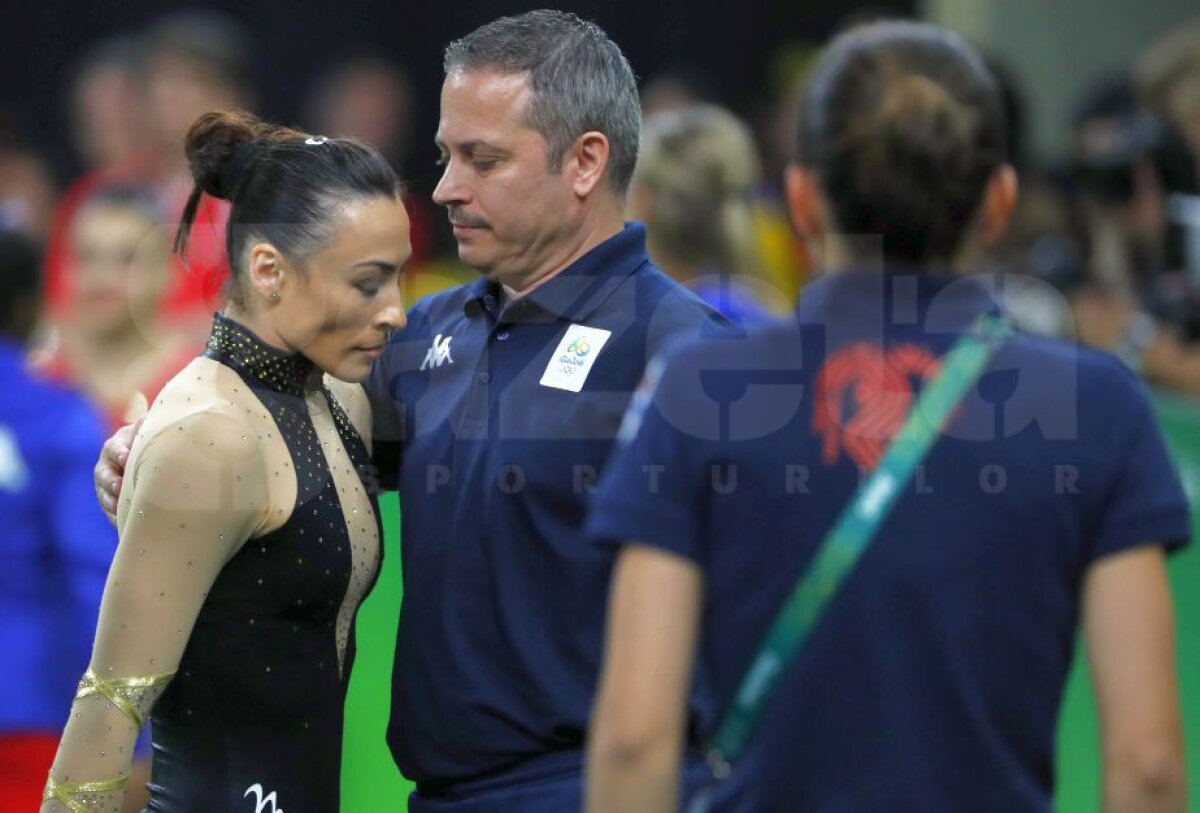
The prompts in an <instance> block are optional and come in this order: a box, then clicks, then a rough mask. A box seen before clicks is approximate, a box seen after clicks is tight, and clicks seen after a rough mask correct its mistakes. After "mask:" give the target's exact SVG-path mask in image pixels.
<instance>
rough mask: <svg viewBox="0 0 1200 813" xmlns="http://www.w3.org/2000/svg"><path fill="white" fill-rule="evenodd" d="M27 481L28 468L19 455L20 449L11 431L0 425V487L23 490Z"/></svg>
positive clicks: (7, 489) (6, 489) (9, 489)
mask: <svg viewBox="0 0 1200 813" xmlns="http://www.w3.org/2000/svg"><path fill="white" fill-rule="evenodd" d="M28 483H29V469H28V468H26V466H25V460H24V458H22V457H21V449H20V447H18V446H17V439H16V438H15V437H14V436H13V434H12V432H10V431H8V429H6V428H4V427H3V426H0V488H2V489H4V490H5V491H24V490H25V486H26V485H27V484H28Z"/></svg>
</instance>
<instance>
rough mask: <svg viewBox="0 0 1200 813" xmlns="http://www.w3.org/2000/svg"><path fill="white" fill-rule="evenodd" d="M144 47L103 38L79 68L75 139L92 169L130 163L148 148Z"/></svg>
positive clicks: (74, 91) (74, 88)
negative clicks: (143, 63)
mask: <svg viewBox="0 0 1200 813" xmlns="http://www.w3.org/2000/svg"><path fill="white" fill-rule="evenodd" d="M143 77H144V73H143V66H142V45H141V42H140V41H139V40H137V39H136V38H135V37H132V36H128V35H122V36H117V37H109V38H108V39H104V40H101V41H100V42H99V43H98V44H97V45H95V46H93V47H92V49H91V50H90V51H88V52H87V53H86V54H85V55H84V57H83V59H82V60H80V62H79V65H78V66H77V67H76V69H75V74H74V77H73V79H72V82H71V90H70V105H71V109H70V119H71V139H72V142H73V143H74V146H75V151H76V153H77V154H78V156H79V160H80V161H81V162H82V165H83V166H84V167H85V168H86V169H88V170H98V169H106V168H110V167H121V166H125V165H128V164H130V163H132V162H134V161H136V160H138V159H139V157H141V156H142V154H143V153H144V152H145V151H146V149H147V144H146V138H147V124H148V122H147V115H146V93H145V83H144V81H143Z"/></svg>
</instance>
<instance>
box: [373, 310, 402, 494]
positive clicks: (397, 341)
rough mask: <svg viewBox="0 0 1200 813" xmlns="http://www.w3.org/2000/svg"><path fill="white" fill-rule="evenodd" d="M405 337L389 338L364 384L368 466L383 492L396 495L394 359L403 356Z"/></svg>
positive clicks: (398, 433) (398, 425)
mask: <svg viewBox="0 0 1200 813" xmlns="http://www.w3.org/2000/svg"><path fill="white" fill-rule="evenodd" d="M405 335H406V332H405V331H397V332H396V333H393V334H392V335H391V337H390V338H389V339H388V343H387V345H385V346H384V348H383V353H382V354H380V356H379V358H378V359H377V360H376V361H375V364H374V365H372V367H371V374H370V375H369V376H367V380H366V381H364V382H363V389H364V391H365V392H366V397H367V403H368V404H369V405H370V411H371V465H372V466H373V467H374V468H375V475H376V477H377V478H378V480H379V487H380V489H381V490H383V491H395V490H396V489H397V488H398V486H399V482H398V481H399V471H400V456H401V452H402V450H403V444H402V441H403V440H404V415H403V414H402V412H401V407H400V405H399V399H398V393H397V391H396V388H397V387H398V386H399V383H400V381H399V370H398V365H397V356H398V355H399V354H400V353H402V352H403V347H404V345H403V343H402V341H403V337H404V336H405Z"/></svg>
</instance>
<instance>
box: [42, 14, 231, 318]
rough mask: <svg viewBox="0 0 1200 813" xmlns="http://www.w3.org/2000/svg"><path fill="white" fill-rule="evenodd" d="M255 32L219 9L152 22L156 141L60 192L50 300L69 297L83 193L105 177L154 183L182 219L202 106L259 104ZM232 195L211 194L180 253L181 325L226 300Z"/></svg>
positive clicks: (150, 124)
mask: <svg viewBox="0 0 1200 813" xmlns="http://www.w3.org/2000/svg"><path fill="white" fill-rule="evenodd" d="M252 52H253V48H252V45H251V40H250V38H249V36H248V35H247V34H246V32H245V31H243V29H242V28H241V27H240V26H239V25H238V24H237V23H235V22H233V21H232V20H230V19H228V18H226V17H224V16H221V15H219V14H217V13H216V12H183V13H179V14H175V15H172V16H169V17H166V18H164V19H163V20H161V21H160V22H158V23H156V24H154V25H152V26H151V27H150V28H149V29H148V30H147V32H146V33H145V37H144V49H143V59H142V61H141V65H142V69H143V81H144V83H145V88H146V105H147V107H146V110H147V117H146V123H147V150H146V151H145V152H144V153H141V154H139V155H137V156H135V158H133V159H131V160H130V161H129V162H128V163H126V164H124V165H121V166H116V167H107V168H103V169H100V170H97V171H95V172H92V173H90V174H88V175H85V176H84V177H83V178H81V179H79V180H78V181H76V182H75V183H74V184H73V186H72V187H71V189H70V190H68V192H67V193H66V195H64V197H63V200H62V201H61V202H60V204H59V207H58V211H57V212H56V213H55V219H54V224H53V231H52V233H51V238H50V244H49V248H48V253H47V258H46V280H45V282H46V294H47V300H48V301H47V305H48V306H49V307H50V309H51V311H54V310H57V309H59V308H61V307H63V306H64V305H65V304H66V262H67V256H68V252H67V248H68V243H69V241H70V239H71V234H72V233H73V222H74V217H75V213H76V210H77V209H78V207H79V205H80V203H81V202H82V201H84V200H86V199H87V198H88V197H90V195H91V192H92V190H93V189H94V188H95V187H97V186H100V185H103V184H106V183H111V182H119V183H135V184H144V185H147V186H149V187H151V188H153V189H154V191H155V195H156V196H157V197H158V199H159V203H160V204H161V205H162V206H163V207H164V210H165V211H167V212H168V213H169V218H170V220H172V221H174V220H175V219H177V218H178V215H179V213H180V212H182V210H183V205H184V203H185V201H186V199H187V196H188V194H189V193H190V191H191V180H190V176H189V175H188V172H187V165H186V162H185V160H184V152H183V137H184V135H185V133H186V132H187V128H188V126H189V125H190V124H191V123H192V122H193V121H195V120H196V119H197V118H198V117H199V116H200V115H201V114H202V113H206V112H208V111H209V110H214V109H232V108H239V107H249V106H250V105H252V103H253V101H254V95H253V91H252V87H251V82H250V78H249V68H250V58H251V54H252ZM227 213H228V207H227V205H226V204H224V203H223V202H220V201H216V200H213V199H210V198H205V199H204V201H203V202H202V204H201V207H200V211H199V214H198V215H197V218H196V223H195V226H194V227H193V230H192V241H191V244H190V248H189V252H188V257H187V261H186V264H185V263H183V262H179V261H173V262H174V268H175V273H174V279H173V281H172V284H171V286H170V288H169V290H168V293H167V296H166V297H165V299H164V300H163V312H164V313H165V314H166V315H167V316H168V317H169V319H170V320H171V321H172V323H173V324H174V325H175V326H176V327H177V328H178V329H180V330H184V331H188V332H190V333H192V334H193V335H195V336H196V337H197V338H203V336H205V335H207V332H208V326H209V321H210V319H211V316H212V311H213V310H214V309H215V308H217V307H218V306H219V304H220V299H221V287H222V284H223V282H224V280H225V278H226V277H227V276H228V268H227V263H226V259H225V254H224V248H223V246H224V231H225V219H226V216H227Z"/></svg>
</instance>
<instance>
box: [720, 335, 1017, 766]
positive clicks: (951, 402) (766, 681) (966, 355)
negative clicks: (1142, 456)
mask: <svg viewBox="0 0 1200 813" xmlns="http://www.w3.org/2000/svg"><path fill="white" fill-rule="evenodd" d="M1011 332H1012V331H1011V328H1010V327H1009V326H1008V325H1007V324H1006V323H1004V322H1002V321H1001V320H1000V319H997V318H996V317H994V316H985V317H983V318H981V319H980V320H979V322H978V323H977V324H976V327H975V329H974V330H973V331H971V332H969V333H967V334H965V335H963V336H962V337H961V338H960V339H959V340H958V341H957V342H956V343H955V345H954V347H952V348H951V349H950V351H949V352H948V353H947V354H946V355H945V357H944V358H943V359H942V368H941V372H940V373H939V374H938V375H937V376H935V377H934V378H933V379H932V380H931V381H929V382H928V383H927V384H925V386H924V387H923V388H922V389H921V394H920V395H919V396H918V398H917V401H916V404H914V406H913V408H912V410H911V412H910V413H909V415H908V418H907V420H905V422H904V426H902V427H901V429H900V431H899V433H898V434H897V435H896V436H895V438H893V439H892V442H891V443H890V444H888V447H887V451H886V452H884V455H883V459H882V460H880V461H879V465H878V466H877V467H876V468H875V471H874V472H873V473H872V474H871V477H870V478H869V479H868V480H867V481H866V482H865V483H863V484H862V485H861V486H860V487H859V489H858V493H857V494H856V495H855V497H854V501H853V502H852V503H851V504H850V505H848V506H847V507H846V508H845V509H844V510H843V511H842V514H841V516H839V517H838V520H837V523H836V524H835V525H834V526H833V528H832V529H831V530H830V531H829V533H828V535H826V537H825V539H824V541H823V542H822V543H821V546H820V548H818V549H817V552H816V554H815V556H814V557H813V560H812V564H811V565H810V566H809V568H808V570H807V571H805V572H804V574H803V575H802V576H801V577H800V580H799V582H797V584H796V586H795V587H794V588H793V589H792V592H791V595H789V596H788V599H787V601H786V602H785V603H784V605H783V608H782V609H781V610H780V611H779V613H778V614H777V615H776V616H775V620H774V622H773V623H772V624H771V626H770V628H769V629H768V630H767V633H766V635H765V636H764V637H763V640H762V643H761V644H759V647H758V653H757V654H756V655H755V657H754V660H753V661H752V662H751V664H750V668H749V669H747V670H746V673H745V675H744V676H743V677H742V682H741V684H740V685H739V686H738V690H737V694H735V695H734V699H733V703H732V705H731V706H730V708H729V710H728V711H726V712H725V716H724V717H723V718H722V720H721V724H720V726H719V727H718V728H717V733H716V736H715V737H714V738H713V741H712V743H711V747H710V749H709V753H708V760H709V764H710V765H711V766H712V769H713V774H714V775H715V776H716V777H717V778H718V779H723V778H725V777H726V776H728V775H729V772H730V765H731V763H733V762H734V761H736V760H737V758H738V757H739V756H741V754H742V752H743V750H745V747H746V743H747V741H748V740H749V739H750V735H751V733H752V732H753V730H754V726H755V723H756V722H757V720H758V716H759V714H760V712H761V711H762V708H763V705H764V704H765V702H766V699H767V697H768V696H770V693H771V689H772V688H774V686H775V682H776V681H777V680H778V679H779V676H780V674H781V673H782V672H783V668H784V667H785V666H786V665H787V664H788V662H789V661H791V660H792V658H793V657H795V655H796V653H797V652H799V651H800V648H801V647H802V646H803V645H804V642H805V640H807V638H808V636H809V635H810V634H811V633H812V631H813V628H814V627H815V626H816V625H817V622H818V621H819V620H820V618H821V613H822V612H823V611H824V610H825V608H826V607H827V606H828V605H829V602H830V600H832V599H833V597H834V595H836V594H837V591H838V588H839V587H841V585H842V582H844V581H845V580H846V577H847V576H848V575H850V572H851V570H853V568H854V566H855V564H857V563H858V560H859V559H861V558H862V555H863V553H864V552H865V551H866V549H867V546H868V544H870V542H871V539H872V537H874V535H875V532H876V531H877V530H878V529H879V526H880V525H881V524H882V523H883V520H884V519H885V518H886V517H887V515H888V512H889V511H890V510H891V508H892V505H893V504H894V503H895V502H896V497H898V496H899V495H900V492H901V491H902V490H903V489H904V488H905V487H906V486H907V485H908V483H909V481H910V480H911V479H912V476H913V472H915V471H916V468H917V466H918V465H919V464H920V462H921V461H922V460H923V459H924V458H925V455H926V454H928V452H929V448H930V447H931V446H932V445H933V443H934V441H935V440H937V438H938V436H939V435H940V434H941V432H942V429H943V428H944V427H945V426H946V424H947V422H948V421H949V420H950V416H951V414H952V413H953V412H954V409H955V408H956V407H957V406H958V404H959V403H960V402H961V401H962V399H963V396H965V395H966V393H967V392H968V391H969V390H970V389H971V388H972V387H973V386H974V384H975V382H976V381H977V380H978V379H979V376H980V375H981V374H982V372H983V368H984V367H985V366H986V365H987V363H988V360H989V359H990V358H991V357H992V354H993V353H994V352H995V350H996V346H997V340H999V339H1002V338H1004V337H1006V336H1009V335H1011Z"/></svg>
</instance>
